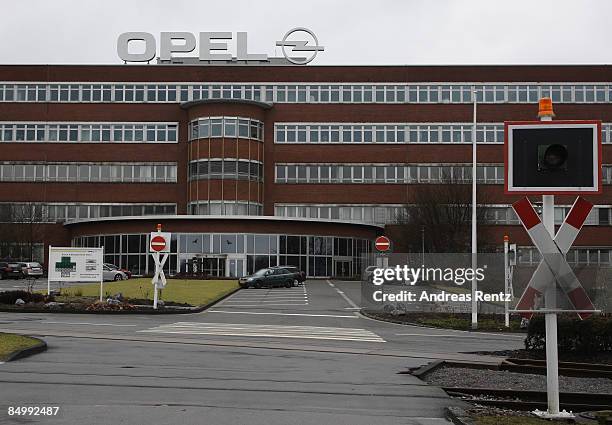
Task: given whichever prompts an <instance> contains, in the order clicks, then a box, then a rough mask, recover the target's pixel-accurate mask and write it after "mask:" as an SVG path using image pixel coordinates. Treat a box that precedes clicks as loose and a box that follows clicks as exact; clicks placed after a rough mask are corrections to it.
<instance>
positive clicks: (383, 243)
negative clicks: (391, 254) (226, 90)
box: [374, 236, 391, 252]
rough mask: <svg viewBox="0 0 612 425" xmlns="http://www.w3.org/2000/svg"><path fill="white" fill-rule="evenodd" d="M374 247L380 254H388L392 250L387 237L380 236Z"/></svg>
mask: <svg viewBox="0 0 612 425" xmlns="http://www.w3.org/2000/svg"><path fill="white" fill-rule="evenodd" d="M374 246H375V247H376V249H377V250H378V251H380V252H387V251H389V249H391V241H390V240H389V238H388V237H386V236H379V237H377V238H376V241H375V242H374Z"/></svg>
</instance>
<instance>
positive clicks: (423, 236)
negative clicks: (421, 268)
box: [421, 226, 425, 265]
mask: <svg viewBox="0 0 612 425" xmlns="http://www.w3.org/2000/svg"><path fill="white" fill-rule="evenodd" d="M421 264H423V265H425V226H421Z"/></svg>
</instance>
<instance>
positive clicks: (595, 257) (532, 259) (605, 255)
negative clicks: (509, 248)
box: [518, 246, 612, 266]
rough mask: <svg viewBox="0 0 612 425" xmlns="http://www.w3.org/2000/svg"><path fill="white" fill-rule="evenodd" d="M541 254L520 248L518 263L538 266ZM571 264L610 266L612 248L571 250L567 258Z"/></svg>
mask: <svg viewBox="0 0 612 425" xmlns="http://www.w3.org/2000/svg"><path fill="white" fill-rule="evenodd" d="M540 258H541V255H540V252H539V251H538V250H537V249H536V248H534V247H530V246H528V247H519V249H518V263H519V264H524V265H529V266H533V265H537V264H539V263H540ZM565 258H566V259H567V262H568V263H570V264H584V265H593V266H610V265H611V264H612V249H610V248H582V247H581V248H571V249H570V250H569V252H568V253H567V255H566V256H565Z"/></svg>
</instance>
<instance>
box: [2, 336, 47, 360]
mask: <svg viewBox="0 0 612 425" xmlns="http://www.w3.org/2000/svg"><path fill="white" fill-rule="evenodd" d="M38 343H39V341H38V340H36V339H34V338H30V337H28V336H21V335H14V334H5V333H0V362H1V361H4V360H6V358H7V357H8V355H9V354H11V353H12V352H14V351H17V350H22V349H24V348H29V347H33V346H35V345H37V344H38Z"/></svg>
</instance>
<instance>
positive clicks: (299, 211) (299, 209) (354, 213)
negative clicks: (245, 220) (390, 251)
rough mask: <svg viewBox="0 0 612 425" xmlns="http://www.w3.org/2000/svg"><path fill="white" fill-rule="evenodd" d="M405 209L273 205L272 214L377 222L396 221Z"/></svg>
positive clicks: (326, 205) (327, 205) (385, 206)
mask: <svg viewBox="0 0 612 425" xmlns="http://www.w3.org/2000/svg"><path fill="white" fill-rule="evenodd" d="M405 211H406V208H405V206H404V205H329V204H320V205H317V204H275V205H274V215H275V216H279V217H299V218H317V219H326V220H345V221H359V222H365V223H377V224H385V223H396V222H397V220H398V218H399V217H402V216H403V215H404V214H405Z"/></svg>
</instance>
